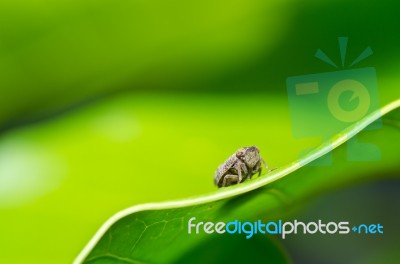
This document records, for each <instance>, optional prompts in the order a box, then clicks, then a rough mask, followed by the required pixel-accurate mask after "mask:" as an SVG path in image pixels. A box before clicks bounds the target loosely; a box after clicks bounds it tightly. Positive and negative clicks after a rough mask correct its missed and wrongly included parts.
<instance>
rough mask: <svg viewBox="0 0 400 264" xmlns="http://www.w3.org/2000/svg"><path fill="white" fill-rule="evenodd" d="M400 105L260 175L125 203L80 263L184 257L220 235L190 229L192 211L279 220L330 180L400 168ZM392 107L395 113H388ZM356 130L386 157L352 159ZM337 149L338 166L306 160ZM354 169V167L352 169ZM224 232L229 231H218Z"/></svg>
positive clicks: (202, 217)
mask: <svg viewBox="0 0 400 264" xmlns="http://www.w3.org/2000/svg"><path fill="white" fill-rule="evenodd" d="M399 107H400V100H397V101H394V102H392V103H390V104H388V105H386V106H384V107H383V108H381V109H380V110H379V111H375V112H373V113H372V114H370V115H368V116H367V117H365V118H364V119H362V120H360V121H359V122H357V123H355V124H353V125H351V126H349V127H348V128H347V129H345V130H344V131H342V132H341V133H339V134H337V135H336V136H335V137H333V138H332V140H330V141H327V142H325V143H323V144H322V145H321V146H320V147H318V148H316V149H315V150H313V151H311V152H310V153H308V154H307V155H306V156H304V157H302V158H301V159H299V160H296V161H294V162H292V163H291V164H288V165H286V166H283V167H281V168H278V169H276V170H274V171H272V172H270V173H267V174H265V175H263V176H261V177H259V178H257V179H254V180H251V181H248V182H245V183H242V184H239V185H236V186H232V187H229V188H222V189H219V190H217V191H216V192H214V193H211V194H207V195H203V196H198V197H193V198H188V199H185V200H179V201H171V202H163V203H153V204H143V205H138V206H133V207H131V208H128V209H126V210H123V211H121V212H119V213H117V214H116V215H114V216H113V217H111V218H110V219H109V220H108V221H107V222H106V223H105V224H104V225H103V226H102V227H101V228H100V230H99V231H98V232H97V233H96V234H95V236H94V237H93V238H92V240H91V241H90V242H89V243H88V245H87V246H86V247H85V248H84V249H83V251H82V252H81V253H80V254H79V256H78V257H77V259H76V260H75V263H82V262H85V263H105V262H106V263H142V262H146V263H147V262H150V263H165V262H174V261H179V260H181V259H182V258H184V256H188V255H190V253H188V252H190V251H191V250H193V249H194V248H196V247H202V245H203V244H204V243H206V242H205V241H207V239H210V238H209V237H212V238H213V239H216V237H217V236H218V235H215V234H211V235H205V234H204V232H200V233H199V234H193V233H192V234H188V230H187V222H188V220H189V219H190V218H192V217H196V221H203V222H207V221H213V222H218V221H232V220H235V219H238V220H245V221H251V220H255V219H259V218H261V217H263V218H265V217H268V218H270V219H276V218H277V217H279V216H282V214H283V213H285V211H286V210H287V208H290V206H293V205H296V204H297V203H298V202H299V201H301V200H302V199H305V198H307V197H309V196H311V195H315V194H316V193H318V192H321V191H324V190H326V189H328V188H332V186H338V185H342V184H348V183H351V182H354V181H357V180H360V179H364V178H365V177H366V175H374V174H381V175H383V172H385V171H393V170H396V171H398V170H399V164H398V161H399V158H400V157H399V151H398V149H399V141H398V139H399V112H400V111H399V110H398V109H397V108H399ZM395 109H396V110H395ZM394 110H395V111H394ZM392 111H393V112H392ZM389 112H392V113H390V114H389V115H387V116H384V115H386V114H388V113H389ZM383 116H384V117H383ZM380 117H383V127H382V128H381V129H379V130H374V131H362V130H363V129H365V128H366V127H367V126H368V125H370V124H372V123H373V122H374V121H376V120H378V119H379V118H380ZM361 131H362V133H360V132H361ZM355 135H357V138H358V140H359V141H361V142H364V141H365V140H368V141H369V142H372V143H373V144H375V145H376V146H377V147H379V149H380V150H381V154H382V157H381V159H380V160H378V161H375V162H368V163H367V162H358V163H357V162H352V161H349V160H347V159H346V158H345V157H346V149H345V148H344V146H341V145H342V144H343V143H345V142H346V141H349V140H350V139H351V138H352V137H354V136H355ZM339 146H340V147H339ZM333 149H334V151H333V152H334V156H335V159H334V162H335V161H337V160H339V161H340V162H335V166H305V165H307V164H309V163H311V162H315V161H317V160H318V159H323V158H324V155H326V154H327V153H329V152H331V151H332V150H333ZM349 168H352V170H353V171H356V172H357V173H352V174H347V173H346V172H347V171H348V170H349ZM224 236H229V235H226V234H224V235H222V236H221V237H224ZM222 239H223V238H222ZM241 239H242V245H246V246H248V245H249V243H251V242H248V241H251V239H249V240H246V239H245V237H244V236H242V237H241ZM232 243H233V242H232ZM219 244H221V243H219ZM240 253H241V252H238V254H240ZM278 255H279V254H277V256H278ZM277 259H279V257H277Z"/></svg>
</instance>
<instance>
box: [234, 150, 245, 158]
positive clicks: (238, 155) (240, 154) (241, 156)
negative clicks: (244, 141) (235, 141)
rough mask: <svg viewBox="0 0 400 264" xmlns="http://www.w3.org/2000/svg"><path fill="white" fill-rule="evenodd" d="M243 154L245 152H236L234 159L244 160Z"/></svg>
mask: <svg viewBox="0 0 400 264" xmlns="http://www.w3.org/2000/svg"><path fill="white" fill-rule="evenodd" d="M244 154H245V150H244V149H241V150H239V151H238V152H236V157H238V158H239V159H243V158H244Z"/></svg>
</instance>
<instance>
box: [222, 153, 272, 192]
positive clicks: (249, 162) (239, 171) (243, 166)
mask: <svg viewBox="0 0 400 264" xmlns="http://www.w3.org/2000/svg"><path fill="white" fill-rule="evenodd" d="M261 163H263V164H264V166H265V168H266V169H267V171H269V168H268V166H267V164H266V163H265V161H264V160H263V159H262V158H261V157H260V151H259V150H258V148H257V147H256V146H251V147H243V148H241V149H239V150H238V151H236V153H235V154H233V155H232V156H230V157H229V159H227V160H226V161H225V162H224V163H223V164H221V165H220V166H219V167H218V169H217V171H216V172H215V175H214V183H215V185H217V186H218V187H219V188H220V187H227V186H230V185H234V184H238V183H241V182H243V181H245V180H247V179H250V178H251V177H252V176H253V175H254V174H256V173H257V172H258V175H259V176H260V174H261Z"/></svg>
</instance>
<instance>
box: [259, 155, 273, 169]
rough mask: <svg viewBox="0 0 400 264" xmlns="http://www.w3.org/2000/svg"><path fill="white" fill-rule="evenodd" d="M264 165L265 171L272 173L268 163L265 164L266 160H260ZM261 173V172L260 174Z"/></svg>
mask: <svg viewBox="0 0 400 264" xmlns="http://www.w3.org/2000/svg"><path fill="white" fill-rule="evenodd" d="M260 160H261V162H262V164H263V165H264V167H265V169H266V170H267V172H270V171H271V169H270V168H269V167H268V165H267V163H266V162H265V160H263V158H260ZM260 173H261V172H260Z"/></svg>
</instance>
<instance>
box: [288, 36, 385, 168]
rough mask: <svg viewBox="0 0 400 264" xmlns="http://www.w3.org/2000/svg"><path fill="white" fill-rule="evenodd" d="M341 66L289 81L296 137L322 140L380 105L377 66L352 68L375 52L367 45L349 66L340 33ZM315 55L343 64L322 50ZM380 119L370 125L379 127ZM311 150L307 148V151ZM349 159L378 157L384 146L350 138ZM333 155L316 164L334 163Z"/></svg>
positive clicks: (294, 77)
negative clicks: (380, 147)
mask: <svg viewBox="0 0 400 264" xmlns="http://www.w3.org/2000/svg"><path fill="white" fill-rule="evenodd" d="M338 40H339V48H340V55H341V67H342V69H341V70H337V71H333V72H325V73H318V74H309V75H302V76H293V77H289V78H288V79H287V81H286V85H287V92H288V99H289V110H290V115H291V121H292V128H293V134H294V137H296V138H310V137H319V138H321V141H323V140H327V139H329V138H331V137H332V136H333V135H335V134H336V133H338V132H340V131H341V130H343V129H344V128H346V127H348V126H349V125H351V124H352V123H354V122H357V121H358V120H360V119H362V118H363V117H364V116H366V115H368V114H369V113H371V112H373V111H374V110H376V109H378V108H379V98H378V87H377V79H376V71H375V68H373V67H368V68H358V69H350V68H351V67H352V66H354V65H355V64H357V63H358V62H360V61H362V60H364V59H365V58H367V57H369V56H370V55H372V49H371V48H370V47H367V48H366V49H365V50H364V51H363V52H362V53H361V54H360V55H359V56H358V57H357V58H356V59H354V60H353V61H352V62H351V63H350V64H349V65H347V66H346V60H345V59H346V50H347V41H348V38H347V37H339V38H338ZM315 56H316V57H317V58H318V59H320V60H322V61H324V62H326V63H328V64H330V65H332V66H333V67H335V68H337V69H338V68H339V67H338V65H337V64H336V63H334V62H333V61H332V60H331V59H330V58H329V57H328V56H327V55H326V54H325V53H324V52H323V51H322V50H320V49H318V50H317V52H316V54H315ZM380 126H381V123H380V121H378V122H375V123H374V124H372V125H370V126H369V127H368V129H377V128H379V127H380ZM306 152H308V150H305V151H304V152H303V154H304V153H306ZM347 158H348V160H377V159H380V150H379V148H378V147H377V146H375V145H372V144H369V143H367V142H359V140H358V139H357V137H354V138H352V139H350V140H349V141H348V142H347ZM331 163H332V157H331V156H330V155H326V156H325V157H324V158H323V159H320V160H318V163H317V162H315V163H314V164H313V165H330V164H331Z"/></svg>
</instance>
